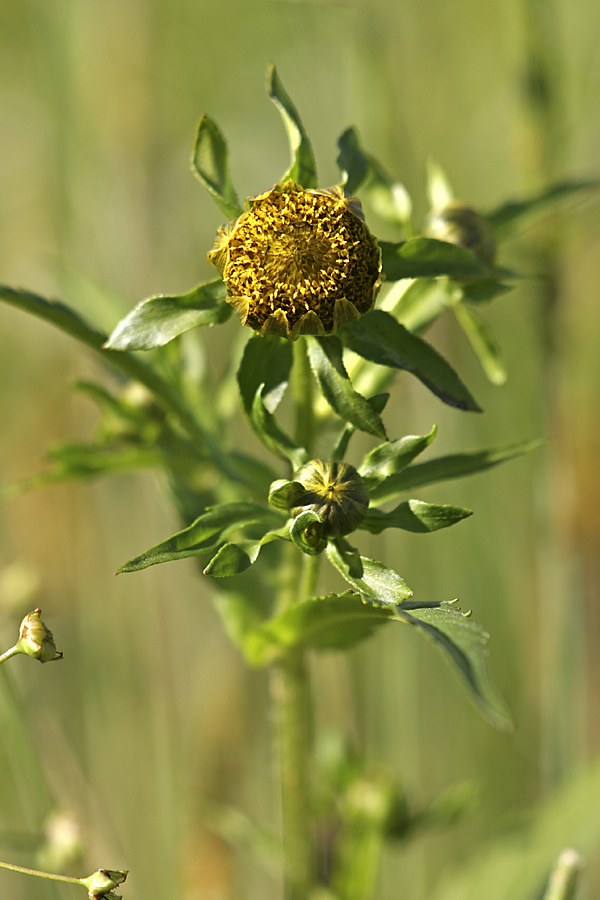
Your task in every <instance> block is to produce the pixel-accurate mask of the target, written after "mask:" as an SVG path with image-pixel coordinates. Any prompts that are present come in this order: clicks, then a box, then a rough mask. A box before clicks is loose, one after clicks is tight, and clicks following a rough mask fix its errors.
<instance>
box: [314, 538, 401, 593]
mask: <svg viewBox="0 0 600 900" xmlns="http://www.w3.org/2000/svg"><path fill="white" fill-rule="evenodd" d="M327 556H328V558H329V561H330V562H331V564H332V565H333V566H334V567H335V568H336V569H337V570H338V572H339V573H340V575H341V576H342V578H345V580H346V581H347V582H348V584H349V585H350V586H351V587H352V588H353V589H354V590H355V591H358V592H359V593H360V594H361V596H363V597H364V598H365V599H367V600H370V601H372V602H374V603H383V604H386V605H394V606H395V605H397V604H399V603H402V602H403V601H404V600H407V599H408V598H409V597H412V595H413V592H412V591H411V589H410V588H409V587H408V585H407V584H406V583H405V582H404V580H403V579H402V578H401V577H400V576H399V575H398V573H397V572H394V570H393V569H388V567H387V566H384V565H383V563H380V562H378V561H377V560H375V559H369V558H368V557H366V556H360V555H359V554H358V552H357V551H356V550H355V549H354V547H352V546H351V545H350V544H349V543H348V541H346V540H344V539H343V538H340V539H338V540H337V541H335V542H330V543H329V544H328V545H327Z"/></svg>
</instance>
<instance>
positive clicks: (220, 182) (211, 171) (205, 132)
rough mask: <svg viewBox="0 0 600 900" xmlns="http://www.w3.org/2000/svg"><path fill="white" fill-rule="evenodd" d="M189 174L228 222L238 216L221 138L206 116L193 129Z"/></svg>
mask: <svg viewBox="0 0 600 900" xmlns="http://www.w3.org/2000/svg"><path fill="white" fill-rule="evenodd" d="M192 171H193V172H194V174H195V175H196V177H197V178H198V179H199V180H200V181H201V182H202V184H203V185H204V187H205V188H206V190H207V191H208V192H209V194H210V195H211V197H212V198H213V200H214V201H215V203H216V204H217V206H218V207H219V209H220V210H221V212H222V213H223V214H224V215H225V216H226V217H227V218H228V219H235V218H237V217H238V216H239V215H241V214H242V212H243V209H242V207H241V205H240V201H239V200H238V197H237V194H236V192H235V190H234V189H233V184H232V182H231V175H230V173H229V152H228V150H227V144H226V143H225V138H224V137H223V135H222V134H221V132H220V131H219V129H218V128H217V126H216V125H215V123H214V122H213V121H212V119H209V117H208V116H202V117H201V118H200V121H199V122H198V125H197V128H196V139H195V141H194V147H193V150H192Z"/></svg>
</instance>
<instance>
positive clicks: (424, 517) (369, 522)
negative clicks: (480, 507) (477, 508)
mask: <svg viewBox="0 0 600 900" xmlns="http://www.w3.org/2000/svg"><path fill="white" fill-rule="evenodd" d="M472 515H473V510H472V509H463V508H462V507H460V506H448V505H442V506H440V505H438V504H437V503H425V502H424V501H423V500H406V501H405V502H404V503H400V504H399V505H398V506H397V507H396V508H395V509H392V510H391V511H390V512H382V511H381V510H379V509H370V510H368V512H367V514H366V516H365V518H364V519H363V521H362V522H361V523H360V525H359V526H358V527H359V528H360V529H361V530H363V531H370V532H371V534H380V533H381V532H382V531H383V530H384V529H386V528H402V529H403V530H404V531H414V532H417V533H427V532H429V531H439V529H440V528H449V527H450V525H454V524H456V522H461V521H462V520H463V519H466V518H468V516H472Z"/></svg>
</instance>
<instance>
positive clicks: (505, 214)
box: [486, 178, 600, 237]
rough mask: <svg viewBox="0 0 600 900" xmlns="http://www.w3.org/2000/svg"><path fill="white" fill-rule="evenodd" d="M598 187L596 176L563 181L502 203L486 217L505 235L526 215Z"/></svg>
mask: <svg viewBox="0 0 600 900" xmlns="http://www.w3.org/2000/svg"><path fill="white" fill-rule="evenodd" d="M598 188H600V180H598V179H597V178H596V179H591V180H589V181H563V182H560V183H559V184H554V185H552V186H551V187H549V188H546V190H544V191H541V192H540V193H539V194H536V195H535V196H534V197H529V198H527V199H525V200H510V201H509V202H508V203H503V204H502V206H499V207H497V208H496V209H495V210H493V211H492V212H490V213H487V215H486V219H487V221H488V222H489V223H490V225H491V226H492V228H493V229H494V231H495V232H496V233H497V234H498V235H501V236H502V237H505V236H506V235H508V234H509V233H510V232H511V231H513V230H514V229H515V228H516V227H518V226H519V225H521V224H522V222H523V220H524V219H526V218H527V217H528V216H530V215H533V214H535V213H539V212H543V211H544V210H546V209H550V208H551V207H552V206H554V205H555V204H556V203H559V202H560V201H561V200H565V199H566V198H569V197H573V196H574V195H575V194H578V193H581V192H584V191H592V190H598Z"/></svg>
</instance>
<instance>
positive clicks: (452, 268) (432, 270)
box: [379, 237, 493, 281]
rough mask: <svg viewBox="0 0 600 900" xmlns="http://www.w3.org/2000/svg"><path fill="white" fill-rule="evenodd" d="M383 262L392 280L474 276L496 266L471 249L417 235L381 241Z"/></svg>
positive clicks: (387, 276)
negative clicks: (398, 240) (396, 242)
mask: <svg viewBox="0 0 600 900" xmlns="http://www.w3.org/2000/svg"><path fill="white" fill-rule="evenodd" d="M379 246H380V247H381V263H382V267H383V272H384V274H385V277H386V279H387V280H388V281H399V280H400V279H401V278H437V277H438V276H440V275H450V276H452V277H453V278H473V277H480V278H481V277H482V276H485V275H486V274H491V272H492V271H493V270H491V269H488V267H487V266H486V265H485V264H484V263H482V262H481V260H480V259H479V258H478V257H477V256H475V254H474V253H472V252H471V251H470V250H467V249H466V248H465V247H459V246H458V244H450V243H448V242H446V241H438V240H437V238H428V237H416V238H410V240H408V241H403V242H402V243H399V244H392V243H389V242H388V241H379Z"/></svg>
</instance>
